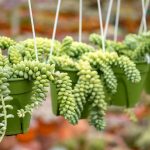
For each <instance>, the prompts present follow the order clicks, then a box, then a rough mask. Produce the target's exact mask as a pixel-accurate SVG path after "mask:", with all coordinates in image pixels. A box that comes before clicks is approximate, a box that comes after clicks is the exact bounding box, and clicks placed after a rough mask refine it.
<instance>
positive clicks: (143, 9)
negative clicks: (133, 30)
mask: <svg viewBox="0 0 150 150" xmlns="http://www.w3.org/2000/svg"><path fill="white" fill-rule="evenodd" d="M142 11H143V15H142V20H143V28H144V30H143V31H144V32H146V31H147V25H146V11H145V4H144V0H142Z"/></svg>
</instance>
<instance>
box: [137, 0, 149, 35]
mask: <svg viewBox="0 0 150 150" xmlns="http://www.w3.org/2000/svg"><path fill="white" fill-rule="evenodd" d="M149 3H150V0H147V1H146V4H145V17H146V14H147V11H148V6H149ZM143 26H144V18H143V15H142V20H141V24H140V28H139V33H142V31H143V28H144V27H143ZM146 26H147V25H146Z"/></svg>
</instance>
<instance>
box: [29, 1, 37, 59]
mask: <svg viewBox="0 0 150 150" xmlns="http://www.w3.org/2000/svg"><path fill="white" fill-rule="evenodd" d="M28 6H29V13H30V19H31V26H32V34H33V39H34V50H35V56H36V61H38V50H37V45H36V35H35V28H34V21H33V14H32V6H31V1H30V0H28Z"/></svg>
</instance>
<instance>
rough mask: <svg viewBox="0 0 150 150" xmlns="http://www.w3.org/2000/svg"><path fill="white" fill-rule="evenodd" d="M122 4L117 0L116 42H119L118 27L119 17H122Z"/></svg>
mask: <svg viewBox="0 0 150 150" xmlns="http://www.w3.org/2000/svg"><path fill="white" fill-rule="evenodd" d="M120 3H121V0H117V11H116V20H115V32H114V41H115V42H116V41H117V37H118V25H119V16H120Z"/></svg>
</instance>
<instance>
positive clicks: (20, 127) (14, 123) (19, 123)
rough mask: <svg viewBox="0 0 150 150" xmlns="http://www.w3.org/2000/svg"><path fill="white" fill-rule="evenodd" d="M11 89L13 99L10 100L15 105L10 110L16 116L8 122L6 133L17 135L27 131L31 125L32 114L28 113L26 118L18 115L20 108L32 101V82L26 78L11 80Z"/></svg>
mask: <svg viewBox="0 0 150 150" xmlns="http://www.w3.org/2000/svg"><path fill="white" fill-rule="evenodd" d="M9 84H10V85H9V89H10V91H11V94H10V95H11V96H12V97H13V100H12V101H10V102H8V103H9V104H10V105H12V106H13V110H9V111H8V113H9V114H13V115H14V118H9V119H8V122H7V130H6V135H16V134H22V133H26V132H27V131H28V128H29V125H30V119H31V115H30V114H26V116H25V117H24V118H19V117H18V115H17V110H18V109H23V108H24V106H25V105H27V104H29V103H31V99H30V98H31V92H32V82H31V81H29V80H24V79H11V80H9Z"/></svg>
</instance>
